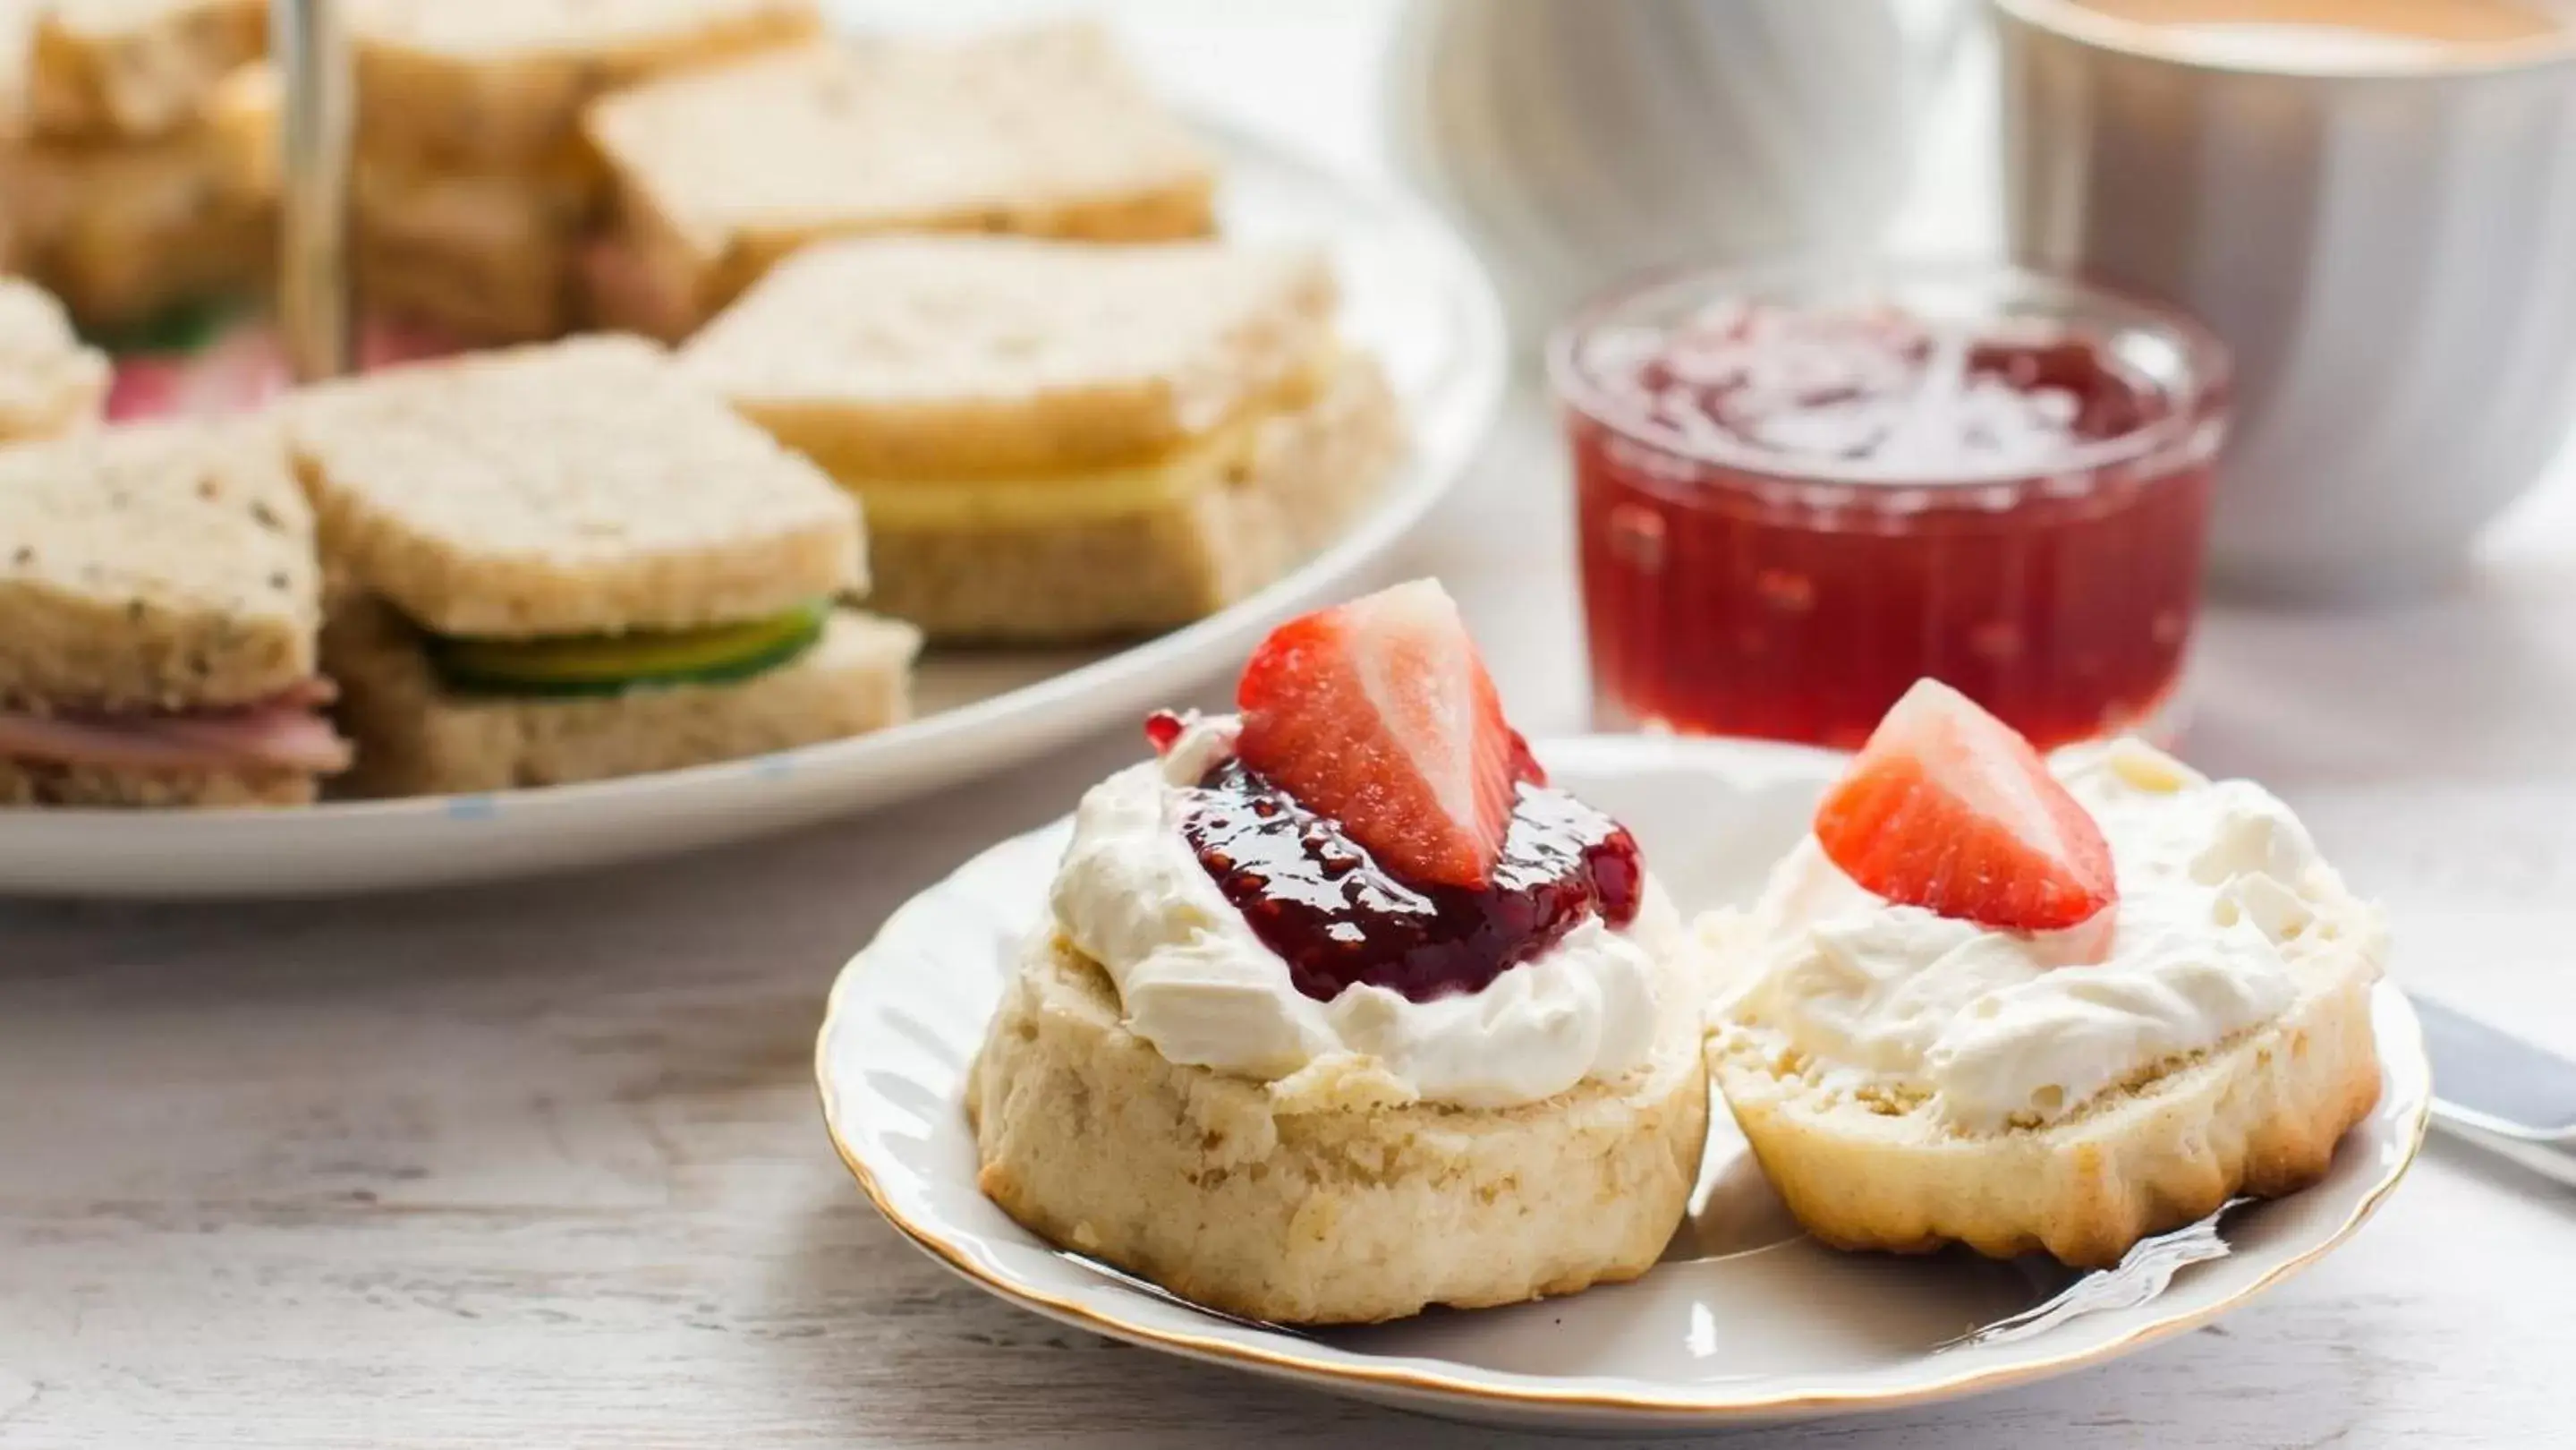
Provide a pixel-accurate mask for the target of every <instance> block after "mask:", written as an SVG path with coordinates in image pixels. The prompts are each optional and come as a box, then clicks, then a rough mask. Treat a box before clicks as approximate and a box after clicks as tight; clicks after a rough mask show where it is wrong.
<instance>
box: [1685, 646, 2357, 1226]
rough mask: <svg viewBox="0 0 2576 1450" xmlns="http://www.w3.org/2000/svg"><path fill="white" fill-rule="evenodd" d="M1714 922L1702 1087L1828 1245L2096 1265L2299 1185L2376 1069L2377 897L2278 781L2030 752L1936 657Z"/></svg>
mask: <svg viewBox="0 0 2576 1450" xmlns="http://www.w3.org/2000/svg"><path fill="white" fill-rule="evenodd" d="M1702 933H1703V935H1704V936H1705V937H1706V938H1707V939H1708V941H1709V942H1710V944H1711V945H1712V946H1713V947H1714V950H1715V954H1716V959H1717V960H1718V962H1719V963H1720V970H1721V971H1724V972H1731V973H1734V974H1736V975H1735V976H1734V977H1733V979H1732V980H1731V982H1730V985H1729V987H1728V989H1727V991H1726V993H1725V994H1724V995H1723V998H1722V1003H1723V1005H1722V1007H1721V1009H1720V1011H1719V1012H1718V1013H1717V1015H1716V1020H1715V1021H1714V1023H1713V1030H1712V1034H1711V1037H1710V1044H1709V1057H1710V1066H1711V1069H1712V1071H1713V1073H1714V1076H1715V1079H1716V1081H1717V1083H1718V1086H1719V1087H1720V1089H1721V1090H1722V1091H1723V1092H1724V1094H1725V1097H1726V1100H1727V1103H1728V1104H1729V1106H1730V1107H1732V1108H1733V1110H1734V1112H1735V1117H1736V1121H1737V1123H1738V1124H1740V1125H1741V1126H1742V1127H1743V1129H1744V1134H1745V1137H1746V1138H1747V1139H1749V1140H1750V1141H1751V1143H1752V1146H1753V1151H1754V1153H1755V1154H1756V1155H1757V1156H1758V1157H1759V1159H1760V1160H1761V1164H1762V1167H1763V1171H1764V1172H1765V1174H1766V1175H1767V1176H1768V1177H1769V1178H1770V1180H1771V1182H1772V1184H1773V1186H1774V1187H1776V1188H1777V1189H1778V1190H1779V1191H1780V1194H1781V1196H1782V1197H1783V1198H1784V1199H1785V1200H1786V1201H1787V1203H1788V1205H1789V1207H1790V1209H1791V1211H1792V1212H1794V1213H1795V1214H1796V1215H1797V1217H1798V1219H1799V1221H1800V1222H1801V1223H1803V1224H1805V1225H1806V1227H1807V1229H1808V1230H1809V1231H1810V1232H1812V1233H1814V1234H1815V1235H1816V1236H1817V1237H1818V1238H1820V1239H1823V1240H1824V1241H1825V1242H1827V1243H1830V1244H1833V1245H1835V1246H1837V1247H1841V1248H1852V1249H1889V1250H1895V1251H1897V1252H1904V1253H1911V1252H1917V1251H1922V1250H1929V1249H1933V1248H1937V1247H1939V1246H1940V1245H1942V1244H1944V1243H1949V1242H1954V1241H1955V1242H1959V1243H1964V1244H1967V1245H1968V1246H1970V1247H1972V1248H1974V1249H1976V1250H1978V1251H1979V1252H1981V1253H1986V1254H1991V1255H1995V1256H1999V1257H2000V1256H2005V1255H2012V1254H2019V1253H2025V1252H2030V1251H2033V1250H2040V1251H2045V1252H2047V1253H2050V1254H2053V1255H2055V1256H2056V1257H2057V1258H2059V1259H2060V1260H2062V1261H2064V1262H2066V1263H2069V1264H2074V1265H2082V1266H2107V1265H2110V1264H2114V1263H2117V1262H2118V1261H2119V1260H2120V1258H2121V1256H2122V1255H2124V1254H2125V1253H2127V1252H2128V1250H2129V1249H2130V1248H2131V1247H2132V1246H2134V1245H2135V1244H2136V1243H2137V1242H2138V1240H2140V1239H2141V1238H2144V1237H2146V1236H2148V1235H2151V1234H2155V1233H2160V1232H2163V1231H2165V1230H2168V1229H2172V1228H2176V1227H2179V1226H2181V1225H2184V1224H2187V1223H2190V1222H2193V1221H2194V1220H2197V1219H2200V1218H2202V1217H2205V1216H2207V1215H2208V1214H2210V1213H2212V1212H2215V1211H2216V1210H2217V1209H2218V1208H2219V1207H2220V1206H2221V1205H2223V1204H2224V1203H2226V1202H2227V1201H2228V1200H2229V1199H2231V1198H2234V1197H2236V1196H2238V1195H2240V1194H2252V1195H2260V1196H2274V1195H2279V1194H2284V1193H2289V1192H2292V1191H2294V1190H2296V1189H2299V1188H2303V1187H2305V1186H2307V1185H2308V1184H2310V1183H2313V1182H2315V1181H2316V1180H2317V1179H2318V1178H2320V1177H2322V1176H2323V1175H2324V1173H2325V1171H2326V1168H2327V1165H2328V1162H2329V1160H2330V1159H2331V1158H2332V1156H2333V1153H2334V1148H2335V1144H2336V1142H2337V1140H2339V1139H2340V1138H2342V1136H2343V1135H2344V1133H2345V1131H2346V1130H2347V1129H2349V1128H2351V1127H2352V1126H2353V1124H2355V1123H2356V1122H2358V1121H2360V1120H2361V1118H2362V1117H2363V1116H2364V1115H2366V1114H2367V1113H2368V1112H2369V1111H2370V1109H2371V1107H2372V1106H2373V1104H2375V1103H2376V1102H2377V1100H2378V1096H2379V1062H2378V1055H2377V1050H2376V1047H2375V1043H2374V1039H2373V1036H2372V1028H2371V1007H2370V997H2371V989H2372V985H2373V984H2374V983H2375V982H2376V981H2377V980H2378V978H2379V973H2380V961H2381V957H2382V955H2383V951H2384V936H2385V933H2384V928H2383V925H2382V922H2381V919H2380V915H2379V913H2378V911H2377V909H2376V908H2374V907H2372V906H2370V905H2368V904H2366V903H2364V902H2362V901H2360V900H2358V899H2356V898H2355V897H2354V896H2353V895H2352V894H2351V893H2350V892H2348V891H2347V890H2346V889H2345V888H2344V885H2343V882H2342V880H2341V879H2340V878H2339V877H2337V876H2336V874H2335V872H2334V871H2333V869H2332V868H2331V867H2329V866H2328V865H2327V864H2326V863H2325V862H2324V860H2322V859H2321V858H2320V857H2319V856H2318V854H2317V851H2316V848H2315V846H2314V845H2313V844H2312V843H2311V842H2310V841H2309V838H2308V835H2307V833H2306V831H2305V830H2303V829H2302V828H2301V827H2300V825H2299V822H2298V820H2297V818H2296V817H2294V816H2292V815H2291V814H2290V811H2289V810H2288V808H2287V807H2285V806H2283V805H2282V804H2281V803H2280V802H2279V801H2278V800H2276V799H2274V798H2273V797H2272V796H2271V795H2269V794H2267V793H2266V792H2264V791H2263V790H2262V789H2261V788H2260V787H2258V786H2255V785H2253V784H2251V783H2250V782H2246V781H2222V782H2212V781H2209V780H2206V779H2203V778H2202V777H2200V776H2199V775H2197V774H2194V773H2193V772H2192V771H2191V770H2189V769H2188V768H2186V767H2184V766H2183V765H2181V764H2180V763H2178V762H2176V761H2174V760H2173V759H2171V758H2170V757H2168V756H2166V755H2164V754H2162V753H2160V752H2158V751H2157V750H2155V749H2154V748H2152V747H2150V746H2147V745H2145V744H2142V743H2139V742H2136V741H2119V742H2115V743H2111V744H2105V745H2100V746H2091V747H2082V748H2078V749H2074V750H2069V751H2065V752H2061V753H2060V754H2059V755H2058V756H2057V757H2056V758H2055V760H2054V763H2053V766H2052V765H2050V764H2044V763H2043V762H2042V761H2041V760H2040V759H2039V757H2038V756H2037V755H2035V754H2034V753H2033V752H2032V751H2031V749H2030V747H2029V746H2028V745H2027V744H2025V743H2023V742H2022V740H2021V739H2020V737H2019V736H2017V735H2014V734H2013V733H2012V732H2011V731H2010V730H2009V728H2007V727H2006V726H2004V725H2002V724H2001V723H2000V722H1998V721H1996V720H1994V719H1993V717H1991V716H1988V715H1986V714H1985V713H1984V712H1983V711H1981V710H1979V709H1978V708H1977V707H1976V706H1975V705H1973V704H1971V703H1969V702H1968V701H1967V700H1966V699H1965V698H1964V697H1961V696H1959V695H1957V694H1956V693H1954V692H1952V691H1950V690H1948V689H1947V688H1946V687H1943V686H1940V685H1936V684H1933V683H1931V682H1929V681H1926V682H1924V683H1923V684H1920V685H1917V686H1916V687H1915V690H1914V691H1913V692H1912V693H1910V694H1908V695H1907V696H1906V698H1905V700H1904V701H1902V702H1901V703H1899V704H1898V705H1897V707H1896V708H1895V710H1893V711H1892V712H1891V713H1890V714H1889V716H1888V717H1887V720H1886V721H1885V723H1883V724H1882V725H1881V726H1880V727H1879V730H1878V733H1877V734H1876V735H1874V736H1873V737H1872V738H1871V741H1870V743H1869V746H1868V748H1867V749H1866V750H1865V751H1863V753H1862V754H1861V756H1860V758H1859V759H1858V760H1857V761H1856V762H1855V763H1854V765H1853V767H1852V770H1851V773H1850V774H1849V775H1848V776H1846V777H1845V779H1844V780H1843V782H1842V783H1841V784H1839V785H1838V786H1836V787H1835V788H1834V789H1833V790H1832V791H1831V792H1829V793H1828V794H1827V796H1826V799H1825V802H1824V805H1823V807H1822V808H1821V809H1820V810H1819V812H1818V814H1817V818H1816V828H1815V832H1814V834H1813V835H1812V836H1810V837H1809V839H1807V840H1806V841H1804V842H1803V843H1801V844H1800V845H1799V846H1798V847H1797V848H1796V849H1795V850H1794V851H1792V852H1791V853H1790V855H1789V857H1788V858H1787V859H1786V860H1784V861H1783V862H1782V863H1781V864H1780V866H1779V867H1778V869H1777V870H1776V871H1775V872H1774V874H1773V876H1772V879H1771V883H1770V886H1769V888H1768V890H1767V891H1766V892H1765V894H1764V895H1763V897H1762V899H1761V901H1760V902H1759V903H1758V904H1757V905H1755V906H1754V907H1753V908H1752V909H1751V910H1750V911H1749V912H1745V913H1737V914H1721V915H1718V916H1716V917H1713V918H1711V919H1710V920H1709V921H1707V922H1705V923H1703V926H1702Z"/></svg>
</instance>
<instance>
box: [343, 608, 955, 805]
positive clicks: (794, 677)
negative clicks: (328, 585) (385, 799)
mask: <svg viewBox="0 0 2576 1450" xmlns="http://www.w3.org/2000/svg"><path fill="white" fill-rule="evenodd" d="M920 644H921V637H920V635H919V634H918V633H916V632H915V631H913V630H912V629H910V628H909V627H907V626H904V625H900V624H895V623H892V622H890V621H887V620H882V619H876V618H873V617H871V616H868V615H864V614H860V613H858V612H857V611H855V610H847V609H844V610H836V611H835V612H834V613H833V616H832V620H831V623H830V624H829V625H828V626H827V627H826V629H825V631H824V634H823V638H822V639H821V640H820V641H818V642H817V643H816V644H815V645H814V647H813V648H812V649H810V650H808V651H806V652H805V653H804V654H803V655H801V656H799V657H798V658H796V659H795V660H793V661H791V662H789V663H787V664H784V665H781V666H779V667H778V668H776V669H773V670H768V671H765V672H763V673H761V674H757V675H753V676H751V677H750V678H748V679H744V680H740V681H736V682H732V683H728V684H707V685H675V686H670V687H666V688H657V689H640V690H633V691H629V692H628V693H626V694H623V695H614V696H601V697H575V698H563V699H540V698H512V697H504V696H484V695H460V694H454V693H450V692H448V691H447V690H445V689H443V688H441V686H440V684H439V682H438V680H437V677H436V676H435V675H434V674H433V673H432V671H431V668H430V664H429V660H428V657H427V656H426V655H424V654H423V653H422V652H421V648H420V642H419V638H418V636H417V634H416V633H415V632H414V631H412V630H411V629H410V628H409V627H408V626H406V625H405V624H404V623H403V622H402V621H401V620H400V619H399V618H398V617H397V616H396V615H395V614H394V612H393V611H391V610H389V609H387V608H385V607H384V606H383V605H381V604H379V603H376V602H375V601H372V600H351V601H348V602H346V603H345V604H343V605H342V606H341V607H339V608H337V609H335V610H334V612H333V615H332V618H331V621H330V623H329V624H328V625H327V626H326V627H325V629H324V632H323V661H324V666H325V668H327V669H328V670H329V671H330V673H331V676H332V678H333V679H335V680H337V681H338V682H339V684H340V687H341V691H342V695H343V705H342V708H341V716H342V721H343V723H344V724H345V725H346V727H347V728H348V730H349V733H350V734H351V736H352V737H353V738H355V740H356V741H357V744H358V765H357V768H356V770H355V771H354V772H353V773H352V774H351V776H350V778H349V783H350V784H351V785H352V786H353V787H354V788H355V789H357V790H359V791H361V792H364V793H370V794H378V795H444V794H449V793H452V792H465V791H486V790H506V789H511V788H514V787H520V786H545V785H561V784H566V783H569V782H573V781H584V780H605V779H608V778H611V777H615V776H625V775H643V774H647V773H649V772H652V771H657V770H677V769H680V768H682V767H685V766H691V765H704V764H707V763H709V762H712V761H719V760H733V759H738V758H743V757H748V756H755V755H765V754H768V753H770V752H772V751H779V750H789V749H793V748H795V747H797V746H801V745H813V744H818V743H820V742H823V741H826V740H838V739H840V738H842V737H844V736H849V735H859V734H864V733H866V732H868V731H870V730H876V729H881V728H883V727H885V726H887V725H892V724H895V723H897V722H899V721H901V720H903V719H904V718H905V717H906V716H907V715H908V714H909V713H910V709H911V669H912V659H913V656H914V654H915V653H916V652H917V651H918V650H919V648H920Z"/></svg>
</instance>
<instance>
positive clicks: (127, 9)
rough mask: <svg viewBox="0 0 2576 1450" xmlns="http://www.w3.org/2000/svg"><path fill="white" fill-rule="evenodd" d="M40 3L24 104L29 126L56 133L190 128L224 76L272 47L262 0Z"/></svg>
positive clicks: (100, 135) (143, 135) (146, 134)
mask: <svg viewBox="0 0 2576 1450" xmlns="http://www.w3.org/2000/svg"><path fill="white" fill-rule="evenodd" d="M16 3H25V0H16ZM34 9H35V15H34V18H33V23H32V26H31V27H30V32H29V37H28V50H27V70H28V80H27V87H26V89H27V102H26V104H27V110H28V117H29V123H30V125H31V126H32V127H33V129H34V130H35V131H36V132H37V133H38V134H40V135H43V136H47V137H52V138H58V139H64V140H93V141H95V140H100V139H106V138H123V139H130V140H143V139H149V138H152V137H156V136H163V135H167V134H169V133H171V132H174V131H180V130H185V129H187V128H188V127H190V126H193V125H195V124H196V122H197V120H198V118H199V117H200V115H202V114H203V112H204V111H205V110H206V109H207V106H208V105H209V103H210V102H211V101H212V99H213V97H214V94H215V92H216V90H217V89H218V88H220V87H221V86H222V84H223V83H224V80H225V78H226V77H228V76H230V75H231V74H232V73H233V72H234V71H236V70H238V69H240V68H241V67H242V66H244V65H246V64H248V63H250V62H251V61H254V60H257V59H258V58H259V57H260V56H261V55H263V54H264V53H266V51H267V49H268V5H267V4H266V0H42V3H38V4H36V5H35V7H34Z"/></svg>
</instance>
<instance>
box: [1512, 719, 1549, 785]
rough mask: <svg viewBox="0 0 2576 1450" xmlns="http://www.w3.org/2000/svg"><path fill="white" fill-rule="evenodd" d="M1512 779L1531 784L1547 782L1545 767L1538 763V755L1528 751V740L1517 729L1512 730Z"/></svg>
mask: <svg viewBox="0 0 2576 1450" xmlns="http://www.w3.org/2000/svg"><path fill="white" fill-rule="evenodd" d="M1512 779H1514V780H1519V781H1527V782H1528V783H1529V784H1531V785H1545V784H1547V767H1546V766H1544V765H1541V764H1539V763H1538V757H1537V756H1536V755H1533V754H1531V753H1530V748H1529V741H1528V740H1526V739H1524V738H1522V736H1521V732H1519V731H1517V730H1515V731H1513V732H1512Z"/></svg>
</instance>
